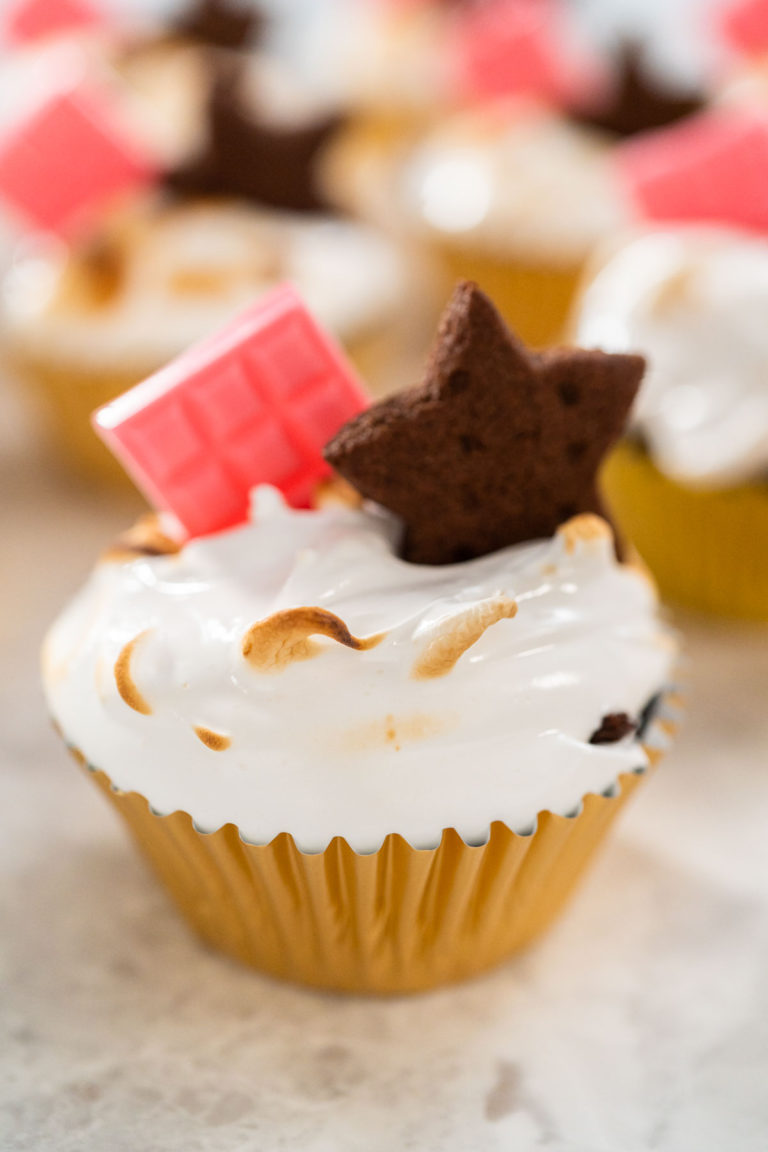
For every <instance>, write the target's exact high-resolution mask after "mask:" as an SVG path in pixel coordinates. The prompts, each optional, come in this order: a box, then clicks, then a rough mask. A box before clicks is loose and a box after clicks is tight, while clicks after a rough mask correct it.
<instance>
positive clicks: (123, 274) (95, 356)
mask: <svg viewBox="0 0 768 1152" xmlns="http://www.w3.org/2000/svg"><path fill="white" fill-rule="evenodd" d="M202 7H203V8H209V9H210V8H214V9H216V10H217V11H219V12H221V11H223V6H222V5H221V4H214V5H207V6H206V5H203V6H202ZM182 31H183V33H184V34H183V35H181V34H180V31H179V30H178V29H177V30H175V31H174V34H173V35H172V36H170V35H169V36H165V37H160V38H156V39H154V40H152V41H149V42H147V43H146V44H144V45H141V44H140V43H138V42H137V43H135V44H134V45H133V46H132V47H131V48H130V49H126V50H125V52H124V53H123V54H122V56H121V55H120V53H119V52H118V53H117V54H116V59H117V61H118V65H119V70H120V71H121V72H122V87H121V89H120V98H121V110H122V111H123V112H124V114H125V116H126V118H128V119H130V120H131V122H132V124H133V125H135V126H136V127H137V131H138V134H139V135H141V137H142V139H143V142H144V144H145V145H146V147H147V149H148V151H149V153H150V154H151V155H152V157H153V161H154V164H155V172H154V179H152V180H151V181H149V182H147V181H145V182H144V183H143V186H142V187H140V188H137V189H132V190H130V192H128V193H126V194H124V195H121V196H120V197H119V198H110V199H109V200H105V202H104V203H103V204H100V205H99V207H98V211H95V210H94V211H92V212H91V214H90V216H89V217H88V220H87V224H81V225H79V226H78V228H77V230H76V231H69V230H65V231H64V234H63V235H60V236H59V237H57V238H56V239H51V237H50V236H48V235H46V236H44V237H42V236H38V237H37V238H36V239H35V240H34V242H33V243H32V244H31V245H26V249H27V250H26V254H25V253H24V252H23V251H22V253H21V254H20V255H19V257H18V259H17V260H16V261H15V263H14V266H13V267H12V268H11V270H10V273H9V274H8V277H7V279H6V283H5V285H4V292H3V308H4V324H3V333H4V338H3V343H4V351H5V357H6V360H7V361H8V363H9V364H10V366H11V367H12V369H13V371H14V373H15V375H16V376H17V377H18V378H19V379H20V380H22V381H23V382H25V383H26V384H28V385H29V388H30V390H31V391H34V392H36V393H37V394H38V397H40V398H41V399H42V401H43V403H42V405H40V407H41V411H42V413H43V415H44V416H47V417H48V423H49V425H50V426H51V428H52V429H53V430H54V432H55V435H56V441H57V442H58V444H59V446H60V447H62V448H64V449H65V450H66V453H67V455H68V456H69V457H70V459H71V460H72V462H73V463H75V464H79V465H81V466H82V467H84V468H85V469H86V470H88V471H91V470H92V469H96V470H97V471H98V472H99V474H103V475H113V476H115V477H117V476H119V475H120V473H119V470H117V469H115V468H114V466H113V464H112V461H111V459H110V457H109V456H108V454H107V453H106V452H105V451H104V450H103V449H102V448H101V446H100V445H99V444H98V442H97V441H96V440H95V439H94V438H93V437H92V434H91V432H90V429H89V423H88V415H89V413H90V412H91V411H92V410H93V408H94V407H96V406H98V405H99V404H101V403H104V402H105V401H107V400H108V399H110V398H111V397H112V396H114V395H116V394H117V393H119V392H121V391H123V390H124V389H125V388H126V387H127V386H129V385H131V384H134V383H136V382H137V381H138V380H140V379H141V378H142V377H144V376H146V375H148V374H151V373H152V372H153V371H154V370H155V369H156V368H157V367H159V366H160V365H161V364H162V363H163V362H165V361H166V360H167V359H168V358H169V357H172V356H174V355H176V354H177V353H178V352H180V351H182V350H183V349H184V348H185V347H186V346H187V345H188V344H189V343H190V342H193V341H195V340H197V339H199V338H200V337H202V336H204V335H205V334H206V333H208V332H210V331H212V330H214V329H216V328H217V327H219V326H220V325H221V324H222V322H223V321H225V320H226V319H227V318H228V317H229V316H230V315H231V314H232V313H233V312H236V311H237V310H238V309H239V308H241V307H242V306H243V304H244V303H245V302H247V301H249V300H250V299H252V298H253V297H254V296H255V295H258V294H259V293H260V292H262V291H264V290H265V289H267V288H269V287H271V286H273V285H274V284H276V283H278V282H281V281H283V280H292V281H294V282H295V283H296V285H297V286H298V288H299V290H300V291H301V292H302V294H303V295H304V296H305V297H306V298H307V299H308V300H309V302H310V305H311V306H313V307H315V308H316V309H317V311H318V314H319V316H320V318H321V319H322V321H323V322H324V323H325V324H326V325H327V326H328V327H329V328H330V329H331V330H332V331H333V333H334V334H335V335H336V336H337V337H338V338H339V339H340V340H341V341H342V342H343V343H344V345H345V347H346V348H347V350H348V352H349V353H350V355H351V356H352V357H353V358H354V359H355V361H356V363H357V364H358V366H359V368H360V370H361V371H362V372H363V373H364V374H365V376H366V378H367V379H369V380H370V381H371V384H372V387H373V389H374V390H376V389H377V388H379V389H381V388H383V387H384V386H385V383H386V382H388V380H389V373H390V372H391V371H392V363H393V362H392V357H393V356H395V354H397V355H399V354H400V349H401V347H402V345H403V344H406V345H407V343H408V340H409V339H410V334H411V332H412V331H413V329H414V327H415V326H417V325H418V322H419V321H418V318H419V316H420V315H422V312H421V309H422V307H423V302H424V301H425V300H426V299H427V298H428V296H429V292H428V291H427V289H426V287H425V284H424V283H423V282H422V281H421V280H420V276H419V270H418V269H417V268H415V267H414V263H413V261H412V260H411V259H410V257H407V256H406V255H405V254H404V253H403V251H402V250H401V248H400V247H399V246H398V245H397V244H395V242H394V241H392V240H391V239H389V238H387V237H385V236H383V235H381V234H380V233H379V232H378V231H377V230H375V229H374V228H372V227H370V226H368V225H363V224H358V223H356V222H354V221H349V220H344V219H342V218H340V217H339V216H338V215H337V214H336V213H334V212H333V211H332V210H331V209H330V208H329V206H328V203H327V201H326V200H325V198H324V197H323V195H322V194H321V192H320V191H319V188H318V187H317V185H316V181H315V174H314V172H315V164H316V160H317V156H318V155H319V153H320V152H321V150H322V148H323V147H324V146H325V144H326V143H327V141H328V140H329V139H330V138H331V137H332V135H333V133H334V132H335V131H336V130H337V128H338V126H339V123H340V120H339V117H338V114H337V113H336V112H335V111H334V110H332V109H329V108H323V107H318V106H317V105H316V104H315V103H314V102H313V101H312V100H310V99H309V98H307V97H306V96H305V95H304V94H303V93H301V92H300V91H299V90H298V89H297V87H296V85H295V84H294V83H293V82H292V80H291V79H290V78H287V77H286V76H285V73H284V72H283V71H282V70H280V69H279V68H278V67H277V66H276V65H274V64H272V63H271V62H268V61H266V60H264V59H263V58H262V57H261V56H259V55H258V54H256V55H254V54H252V53H250V52H246V51H243V50H242V49H241V48H239V47H237V48H236V47H235V46H234V45H231V44H230V45H227V46H216V47H214V48H213V49H211V48H210V46H209V45H208V44H203V45H202V46H201V44H200V43H199V41H198V38H197V36H193V35H192V33H191V32H190V26H189V24H186V25H184V27H183V29H182ZM200 38H201V39H202V37H200ZM153 110H154V113H155V114H154V115H153ZM0 184H2V160H1V159H0ZM148 185H149V186H148ZM0 190H1V189H0ZM429 319H431V316H430V317H429Z"/></svg>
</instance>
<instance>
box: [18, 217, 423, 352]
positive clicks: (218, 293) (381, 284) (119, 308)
mask: <svg viewBox="0 0 768 1152" xmlns="http://www.w3.org/2000/svg"><path fill="white" fill-rule="evenodd" d="M103 235H104V238H105V241H104V242H105V243H106V245H107V258H108V259H111V258H112V256H113V255H114V256H115V257H116V263H117V268H116V271H115V283H114V284H111V285H109V288H108V291H106V292H102V291H101V290H100V286H99V282H98V275H97V278H96V279H95V280H94V281H93V282H92V283H91V284H90V285H89V276H90V272H89V268H88V265H87V255H86V256H85V259H84V252H83V251H80V252H77V253H75V254H73V255H71V256H70V255H69V254H68V253H67V252H66V251H64V250H63V249H57V248H52V249H49V250H45V251H41V250H38V251H37V252H36V253H35V254H33V255H31V256H30V257H29V258H28V259H21V260H19V262H18V263H17V266H16V267H15V268H14V269H12V270H11V273H10V275H9V277H8V279H7V281H6V284H5V286H4V309H5V313H6V333H7V337H8V339H9V340H10V342H11V344H12V345H15V346H16V348H17V349H19V350H20V351H22V352H26V353H27V354H30V355H32V356H33V357H41V356H42V357H46V358H50V357H54V358H56V359H60V360H62V361H64V362H66V363H70V362H72V361H74V362H75V363H76V364H78V365H83V366H90V367H106V366H117V367H118V368H120V369H121V370H123V369H127V368H130V367H132V366H135V367H136V369H137V370H138V371H142V370H143V369H145V368H149V369H151V368H152V367H154V366H155V365H156V364H158V363H162V362H163V361H164V360H168V359H171V358H172V357H174V356H175V355H177V354H178V353H179V352H181V351H182V350H183V349H184V348H186V347H187V346H188V345H189V344H191V343H193V342H194V341H196V340H199V339H200V338H201V337H203V336H205V335H207V334H208V333H210V332H214V331H216V330H217V328H219V327H221V325H222V324H223V323H225V322H226V321H227V320H229V319H230V318H231V317H232V316H233V315H234V314H235V313H236V312H237V311H238V310H240V309H242V308H243V307H245V306H246V305H248V304H250V303H252V302H253V300H254V298H255V297H256V296H258V294H259V293H260V292H263V291H266V290H267V289H269V288H272V287H274V285H275V284H277V283H280V282H282V281H284V280H290V281H292V282H293V283H294V284H295V285H296V287H297V288H298V290H299V292H300V294H301V296H302V297H303V298H304V299H305V300H306V302H307V304H308V306H309V307H310V309H311V310H312V311H313V312H314V313H315V315H316V316H317V317H318V319H319V321H320V323H321V324H323V325H324V326H325V327H327V328H328V329H329V330H330V331H331V332H332V333H333V334H334V335H335V336H336V337H337V338H339V339H341V340H349V339H354V338H355V337H356V336H361V335H362V336H365V335H367V334H368V332H369V330H371V329H378V327H379V326H381V325H382V324H383V325H386V324H387V322H388V321H389V320H391V319H392V318H393V317H394V316H396V315H397V314H398V313H399V310H400V309H401V308H402V306H403V300H404V299H405V298H406V297H407V295H408V291H409V271H410V264H409V261H408V260H407V259H406V257H405V256H404V255H403V253H402V252H401V251H400V250H399V249H398V247H397V246H396V245H395V244H394V243H392V242H391V241H390V240H389V239H388V238H387V237H384V236H381V235H380V234H379V233H377V232H375V231H374V230H373V229H370V228H368V227H366V226H365V225H362V224H357V223H355V222H352V221H345V220H341V219H335V218H333V217H330V216H314V215H312V216H309V215H308V216H300V215H297V214H289V213H279V212H273V211H269V210H261V209H258V208H256V207H254V206H250V205H242V204H237V203H235V202H227V201H221V202H205V203H204V202H197V203H190V204H177V205H171V206H168V207H162V206H160V205H158V204H156V203H155V202H154V201H152V200H150V201H148V202H147V203H145V204H142V205H139V206H137V207H135V208H134V209H132V210H130V211H129V212H128V213H126V214H125V215H124V216H123V217H122V218H120V219H119V220H118V221H117V222H116V223H115V225H114V226H113V227H111V228H109V229H108V230H106V231H105V232H104V233H103ZM110 253H111V254H110Z"/></svg>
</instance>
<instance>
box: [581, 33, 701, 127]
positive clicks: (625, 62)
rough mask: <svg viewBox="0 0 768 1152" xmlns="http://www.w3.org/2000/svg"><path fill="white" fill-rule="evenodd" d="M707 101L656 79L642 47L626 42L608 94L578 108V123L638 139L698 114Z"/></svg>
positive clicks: (638, 44)
mask: <svg viewBox="0 0 768 1152" xmlns="http://www.w3.org/2000/svg"><path fill="white" fill-rule="evenodd" d="M704 105H705V100H704V97H703V96H702V95H700V94H699V93H698V92H694V91H693V90H692V89H690V90H685V89H683V88H676V87H675V86H674V82H670V81H666V80H664V79H663V78H662V77H660V76H659V77H657V76H656V75H655V73H654V72H653V71H652V70H651V68H650V67H649V65H648V62H647V58H646V52H645V50H644V48H643V46H642V44H640V43H638V42H637V41H635V40H628V41H625V42H624V43H623V44H622V46H621V49H620V51H619V53H618V55H617V58H616V65H615V76H614V80H613V84H612V85H611V86H610V89H609V92H608V93H607V95H605V96H604V97H603V98H602V99H601V100H598V101H596V103H595V105H594V106H590V107H584V108H577V109H575V111H573V112H572V116H573V118H574V119H575V120H578V121H579V123H581V124H586V125H589V126H590V127H593V128H600V129H602V130H603V131H605V132H612V133H614V135H616V136H621V137H628V136H636V135H638V133H640V132H648V131H650V130H651V129H653V128H665V127H666V126H667V125H668V124H674V123H676V122H677V121H678V120H683V119H684V118H685V117H686V116H692V115H693V113H694V112H699V111H700V110H701V109H702V108H703V107H704Z"/></svg>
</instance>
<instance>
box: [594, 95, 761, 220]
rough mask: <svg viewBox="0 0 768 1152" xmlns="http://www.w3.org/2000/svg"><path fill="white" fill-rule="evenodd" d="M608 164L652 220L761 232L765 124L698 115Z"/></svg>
mask: <svg viewBox="0 0 768 1152" xmlns="http://www.w3.org/2000/svg"><path fill="white" fill-rule="evenodd" d="M616 164H617V166H618V172H619V176H620V178H621V180H622V181H623V183H624V184H625V185H626V187H627V188H628V190H629V192H630V194H631V196H632V198H633V200H634V201H635V203H636V204H637V206H638V207H639V208H640V210H641V211H642V213H643V214H644V215H645V216H647V217H649V218H650V219H652V220H685V221H695V220H701V221H707V222H711V223H719V224H732V225H736V226H740V227H743V228H752V229H757V230H759V231H765V230H768V116H763V115H760V114H758V113H753V112H743V111H736V110H733V109H727V110H726V109H720V110H718V111H716V112H706V113H702V114H701V115H698V116H694V117H691V118H690V119H688V120H686V121H684V122H681V123H680V124H675V125H673V126H672V127H670V128H664V129H662V130H660V131H658V132H650V133H648V134H647V135H646V136H644V137H642V138H636V139H634V140H631V141H628V142H627V143H626V144H623V145H621V146H620V147H619V148H617V151H616Z"/></svg>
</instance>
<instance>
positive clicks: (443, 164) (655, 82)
mask: <svg viewBox="0 0 768 1152" xmlns="http://www.w3.org/2000/svg"><path fill="white" fill-rule="evenodd" d="M587 92H588V93H589V96H587ZM700 106H701V98H700V96H699V95H698V94H696V93H693V92H686V91H679V90H678V89H677V88H676V87H670V85H669V81H668V80H667V79H666V78H665V77H663V76H662V75H657V74H656V72H654V71H653V70H652V69H651V67H650V65H649V64H648V63H647V62H646V61H645V57H644V55H643V53H642V51H641V50H640V49H639V48H638V47H637V46H635V45H632V44H630V45H627V46H625V47H624V48H623V49H622V51H621V52H620V53H619V55H618V57H617V59H616V61H615V62H614V66H613V68H612V69H611V70H610V71H609V73H608V75H607V76H606V77H604V78H603V79H602V81H601V82H600V83H599V84H598V83H597V82H595V84H594V85H593V86H592V87H589V88H588V87H586V86H585V87H584V90H583V91H582V92H580V93H579V94H578V99H577V97H576V96H575V95H573V96H572V97H571V99H570V102H569V103H567V104H561V105H560V106H558V105H557V104H556V103H555V102H554V101H553V100H552V99H550V100H549V101H548V102H544V101H543V100H542V99H541V98H540V97H539V98H538V99H536V100H531V99H524V98H520V97H518V98H516V99H508V100H495V101H492V102H488V101H485V102H483V103H482V104H479V105H475V106H473V107H470V108H468V109H464V110H461V111H457V112H455V113H453V114H452V115H450V116H448V117H446V118H444V119H443V120H442V121H441V122H440V123H439V124H438V125H435V126H433V127H431V128H429V129H428V130H426V131H424V132H422V133H420V134H419V135H418V136H417V137H416V138H414V139H412V140H411V141H410V142H408V143H407V144H403V142H402V141H398V142H393V141H392V140H391V139H362V138H361V135H360V133H357V134H356V133H355V132H352V133H349V134H347V135H346V136H345V135H342V136H341V138H340V139H339V140H338V141H337V142H336V143H335V144H334V145H333V146H332V147H331V149H330V151H329V153H328V155H327V157H326V161H325V169H326V177H327V180H328V183H329V187H333V188H335V189H336V190H337V195H340V196H341V197H342V201H343V202H344V203H346V204H348V205H353V206H356V207H357V209H358V210H359V211H360V212H361V213H362V214H363V215H368V216H370V217H371V218H373V219H375V220H377V221H379V222H384V221H387V220H389V221H392V220H393V219H394V220H395V221H397V223H398V225H399V227H400V228H401V229H402V230H403V231H404V232H405V233H406V234H408V235H410V236H411V237H413V238H417V239H419V240H420V241H421V242H422V243H425V244H427V245H428V246H429V247H431V248H433V249H434V250H435V251H436V252H437V253H438V254H439V257H440V261H441V264H442V266H443V268H444V269H445V274H446V279H447V280H450V281H453V280H454V279H455V278H456V277H469V278H471V279H473V280H476V281H477V282H478V283H479V284H480V285H481V287H483V288H484V289H485V290H487V291H489V292H490V293H491V295H492V296H493V298H494V300H495V301H496V303H497V304H498V306H499V307H500V309H501V311H502V313H503V314H504V316H505V318H506V319H507V320H508V322H509V323H510V324H512V326H513V327H514V328H515V330H516V331H517V332H519V333H520V335H521V336H522V337H523V338H524V339H525V340H526V341H527V342H528V343H531V344H533V345H535V346H544V345H547V344H550V343H552V342H553V341H556V340H558V339H560V338H561V337H562V335H563V333H564V330H565V327H566V324H567V319H568V315H569V312H570V309H571V307H572V305H573V301H574V298H575V295H576V291H577V288H578V285H579V283H580V280H581V277H582V276H583V274H584V270H585V267H586V265H587V262H588V260H589V258H590V257H591V255H592V253H593V252H594V250H595V248H596V247H597V246H598V245H599V244H600V243H602V242H604V241H605V238H606V237H607V236H611V235H615V234H617V233H619V232H621V231H622V230H623V229H625V228H626V226H627V224H628V223H629V222H630V221H631V220H632V219H633V217H634V214H635V208H634V205H633V203H632V201H631V199H630V198H629V197H628V196H627V194H626V190H625V188H624V186H623V182H622V180H621V179H620V178H619V176H618V174H617V172H616V170H615V165H614V159H615V153H616V148H617V145H618V144H619V142H620V141H622V140H625V139H626V138H628V137H631V136H635V135H638V134H641V133H643V132H645V131H646V130H647V129H649V128H658V127H660V126H662V125H667V124H670V123H674V122H675V121H677V120H679V119H681V118H682V117H685V116H687V115H689V114H690V113H691V112H693V111H695V110H696V109H697V108H699V107H700Z"/></svg>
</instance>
